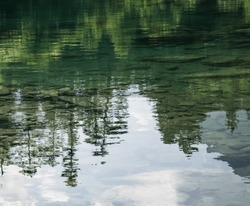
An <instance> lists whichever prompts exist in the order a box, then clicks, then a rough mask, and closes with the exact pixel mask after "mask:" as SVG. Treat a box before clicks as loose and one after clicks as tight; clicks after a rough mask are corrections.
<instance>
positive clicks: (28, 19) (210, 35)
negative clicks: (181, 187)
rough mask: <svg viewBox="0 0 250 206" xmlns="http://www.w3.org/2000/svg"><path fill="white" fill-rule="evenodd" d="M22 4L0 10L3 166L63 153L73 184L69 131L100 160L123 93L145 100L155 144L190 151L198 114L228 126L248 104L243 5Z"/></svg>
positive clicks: (119, 121) (120, 125)
mask: <svg viewBox="0 0 250 206" xmlns="http://www.w3.org/2000/svg"><path fill="white" fill-rule="evenodd" d="M27 2H28V3H29V4H26V5H24V4H23V3H17V4H13V2H12V3H11V4H10V3H8V2H4V3H1V4H2V6H1V7H0V13H1V17H2V18H1V22H0V26H1V28H2V33H1V37H0V45H1V47H0V54H1V57H0V58H1V70H0V71H1V73H0V75H1V76H0V77H1V78H0V83H1V87H0V100H1V103H0V114H1V117H0V123H1V124H0V134H1V145H0V149H1V150H0V158H1V166H3V165H11V164H15V165H18V166H20V168H22V173H24V174H26V175H29V176H33V175H34V174H35V173H36V172H37V168H39V167H41V166H42V165H51V166H55V165H57V164H59V163H60V161H61V160H62V162H63V163H62V164H63V167H64V170H63V171H62V176H63V177H65V179H66V180H65V181H66V184H67V185H69V186H77V176H78V170H79V168H78V166H77V162H78V159H77V157H75V154H76V151H77V149H76V147H77V145H78V144H80V142H81V140H79V136H80V135H79V134H80V133H84V134H85V135H86V139H84V141H85V142H86V143H90V144H93V145H94V146H95V149H94V150H93V155H94V156H105V155H107V154H108V153H109V152H108V147H109V146H110V145H112V144H120V143H121V142H122V140H121V137H122V135H123V134H126V133H128V132H129V128H128V125H127V118H128V117H129V115H130V114H129V112H128V104H127V98H128V96H131V95H142V96H145V97H147V98H148V99H150V101H152V102H154V104H155V106H154V114H155V118H156V120H157V122H158V125H157V126H158V128H157V129H158V130H159V131H160V132H161V134H162V140H163V142H164V143H166V144H178V145H179V148H180V149H181V150H182V151H183V152H184V153H185V154H187V155H188V156H191V155H192V153H193V152H194V151H197V148H196V147H195V146H194V145H196V144H199V143H200V142H201V141H202V132H201V126H200V124H201V122H203V121H204V120H205V119H206V114H207V113H208V112H211V111H217V110H220V111H225V112H226V119H227V120H226V123H225V124H226V126H227V129H228V130H230V131H231V132H232V133H233V132H234V131H235V129H236V128H237V125H238V119H237V111H238V110H246V111H249V109H250V104H249V102H250V101H249V100H250V99H249V98H250V97H249V91H248V89H249V86H250V85H249V84H250V81H249V76H250V70H249V63H250V59H249V57H248V53H249V45H250V44H249V43H250V42H249V35H250V30H249V28H248V26H249V25H248V22H249V15H248V13H249V12H248V11H249V6H248V5H249V3H248V1H247V0H245V1H220V0H218V1H217V2H216V1H212V2H210V3H208V2H207V1H167V2H165V1H153V0H151V1H147V2H145V1H119V2H117V1H99V2H95V3H93V2H92V1H72V2H71V4H70V5H69V4H68V2H66V1H60V2H55V1H53V2H51V1H38V2H36V3H34V2H33V1H27ZM13 5H14V6H13ZM10 8H11V11H9V10H10ZM248 118H249V117H248ZM60 158H61V159H60ZM103 163H104V162H103ZM1 168H2V172H4V171H3V167H1Z"/></svg>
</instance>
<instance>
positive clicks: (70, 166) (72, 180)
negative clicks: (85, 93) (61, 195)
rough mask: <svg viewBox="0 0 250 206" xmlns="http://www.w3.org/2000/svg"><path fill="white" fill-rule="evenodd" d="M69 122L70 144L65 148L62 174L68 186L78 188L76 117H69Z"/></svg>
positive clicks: (68, 134) (70, 115) (71, 115)
mask: <svg viewBox="0 0 250 206" xmlns="http://www.w3.org/2000/svg"><path fill="white" fill-rule="evenodd" d="M68 116H69V120H68V133H67V136H68V142H67V145H66V146H65V147H64V148H63V150H64V151H65V153H66V154H65V155H64V157H63V167H64V171H63V172H62V176H63V177H66V180H65V182H66V184H67V186H71V187H75V186H77V176H78V174H77V172H78V167H77V161H78V159H77V158H75V154H76V151H77V150H76V144H77V137H76V133H75V125H74V116H73V114H72V113H70V114H69V115H68Z"/></svg>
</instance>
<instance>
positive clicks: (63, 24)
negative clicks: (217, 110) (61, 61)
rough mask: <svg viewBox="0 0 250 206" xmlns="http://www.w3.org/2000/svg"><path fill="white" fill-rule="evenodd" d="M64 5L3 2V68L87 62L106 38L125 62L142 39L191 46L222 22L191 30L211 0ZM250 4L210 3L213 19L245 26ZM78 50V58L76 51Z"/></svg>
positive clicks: (234, 0)
mask: <svg viewBox="0 0 250 206" xmlns="http://www.w3.org/2000/svg"><path fill="white" fill-rule="evenodd" d="M65 4H68V2H67V1H60V2H59V1H53V2H51V1H36V2H33V1H28V0H27V1H26V3H24V2H16V1H11V3H10V2H2V3H1V8H0V14H1V21H0V26H1V28H2V35H1V37H0V43H1V48H0V54H1V55H0V56H1V57H0V58H1V66H2V67H3V66H4V65H5V64H8V63H13V62H23V63H25V64H27V65H33V66H34V65H37V64H39V65H40V66H44V67H46V66H47V64H48V63H49V62H50V61H51V60H53V59H58V58H64V57H67V58H84V57H83V56H86V55H88V54H93V53H97V52H98V49H99V46H100V43H101V42H102V41H103V37H104V36H108V38H109V39H110V42H111V43H112V45H113V46H114V53H115V55H116V57H118V58H126V57H127V56H128V55H129V51H130V49H131V47H133V45H134V44H138V43H139V42H140V41H142V40H143V41H145V40H147V41H148V40H150V41H151V43H152V44H159V43H162V42H161V39H165V38H166V37H173V38H174V39H175V40H176V38H178V40H181V41H183V39H187V40H188V39H189V40H188V41H190V40H191V39H193V38H197V37H200V38H201V35H202V33H201V32H202V31H203V32H204V30H210V29H211V28H212V27H214V26H217V27H220V25H221V22H220V21H221V20H220V18H218V19H217V21H216V22H214V23H213V24H211V25H207V23H206V20H205V19H204V22H203V23H204V24H205V26H206V28H205V27H204V28H202V29H201V30H197V29H195V30H193V31H192V28H191V27H189V28H188V27H187V26H191V25H190V24H193V23H192V22H195V21H197V19H196V18H195V17H193V16H192V15H189V16H188V17H187V13H188V14H193V15H194V16H195V15H196V14H197V13H199V12H200V11H203V10H205V8H206V7H207V4H208V1H201V0H185V1H181V0H179V1H175V0H171V1H162V0H158V1H155V0H149V1H143V0H139V1H136V2H135V1H131V0H123V1H119V2H117V1H112V0H107V1H95V2H94V3H93V2H92V1H78V0H74V1H72V2H71V4H70V5H67V6H65ZM249 5H250V3H249V0H231V1H225V0H217V1H209V7H210V9H211V10H212V11H211V14H219V13H225V12H226V13H228V14H233V13H240V14H241V16H242V17H243V18H244V19H245V22H249V20H250V18H249V13H250V12H249V8H250V6H249ZM8 18H11V19H12V21H7V19H8ZM201 21H202V18H201ZM200 25H202V24H200ZM192 26H194V25H192ZM209 27H211V28H209ZM187 28H188V29H187ZM190 29H191V30H190ZM190 32H191V33H192V35H193V36H192V35H190ZM138 34H140V35H139V36H138ZM76 47H77V48H78V50H79V53H75V52H73V51H72V49H74V48H76ZM3 63H5V64H3Z"/></svg>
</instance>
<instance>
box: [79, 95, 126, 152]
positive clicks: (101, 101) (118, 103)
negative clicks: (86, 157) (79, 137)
mask: <svg viewBox="0 0 250 206" xmlns="http://www.w3.org/2000/svg"><path fill="white" fill-rule="evenodd" d="M113 92H115V91H113ZM111 95H112V94H109V95H105V96H99V97H98V95H97V96H95V97H93V98H92V107H90V108H89V109H87V110H85V117H84V118H85V119H86V120H87V121H86V127H85V130H84V131H85V134H86V135H87V136H88V137H89V138H87V139H86V142H88V143H91V144H94V145H96V146H98V147H99V149H96V150H95V151H94V153H93V155H95V156H105V155H107V154H108V151H107V149H106V147H107V145H110V144H117V143H119V142H120V140H119V135H121V134H124V133H127V121H126V118H127V116H128V113H127V112H128V111H127V108H128V105H127V99H126V95H125V91H119V94H118V93H117V94H116V95H115V96H113V97H112V96H111Z"/></svg>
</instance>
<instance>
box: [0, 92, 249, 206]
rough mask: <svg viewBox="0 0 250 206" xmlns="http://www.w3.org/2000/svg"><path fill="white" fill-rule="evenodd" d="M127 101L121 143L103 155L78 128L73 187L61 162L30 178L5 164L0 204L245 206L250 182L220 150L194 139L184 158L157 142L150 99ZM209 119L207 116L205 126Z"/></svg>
mask: <svg viewBox="0 0 250 206" xmlns="http://www.w3.org/2000/svg"><path fill="white" fill-rule="evenodd" d="M128 105H129V107H128V108H129V113H130V117H129V118H128V128H129V133H127V134H124V135H123V136H122V138H121V139H122V140H124V141H123V142H122V143H121V144H115V145H111V146H110V147H109V155H108V156H105V157H96V156H92V151H93V149H94V146H93V145H91V144H88V143H85V142H84V139H85V138H86V136H85V135H83V133H81V132H79V135H80V138H79V139H80V144H79V145H78V146H77V152H76V158H78V168H79V171H78V177H77V182H78V186H77V187H65V186H64V179H65V177H60V176H61V175H60V174H61V171H62V170H63V167H62V165H57V166H55V167H50V166H45V165H43V166H41V168H38V170H37V174H36V175H35V176H34V177H32V178H30V177H28V176H23V175H21V174H20V168H18V167H17V166H14V165H12V166H4V170H5V175H3V176H1V177H0V181H1V188H0V193H1V198H0V204H1V205H4V206H7V205H24V206H26V205H36V206H39V205H51V206H52V205H93V206H99V205H101V206H111V205H138V206H142V205H148V206H151V205H159V206H161V205H162V206H163V205H173V206H179V205H187V206H188V205H190V206H191V205H192V206H199V205H211V206H212V205H247V203H248V202H249V201H250V196H249V195H248V194H249V192H250V187H249V184H245V183H244V179H243V178H242V177H240V176H238V175H235V174H234V172H233V169H232V168H231V167H230V166H229V165H228V163H227V162H223V161H220V160H218V158H219V157H220V156H221V154H219V153H215V152H211V153H208V152H207V148H208V146H207V145H206V144H199V145H196V146H197V147H198V149H199V151H198V152H195V153H193V154H192V156H191V157H187V156H186V155H185V154H184V153H182V152H179V147H178V145H177V144H171V145H164V144H162V142H161V140H160V139H161V134H160V133H159V131H158V130H157V129H156V127H157V124H156V121H155V119H154V118H153V113H152V111H153V107H154V103H152V102H150V101H148V99H147V98H145V97H143V96H138V95H137V96H130V97H128ZM212 114H213V113H212ZM221 121H222V122H223V121H225V118H224V119H221ZM206 122H207V123H206ZM248 122H249V121H248ZM210 124H211V123H210V117H208V119H207V120H206V121H205V122H204V128H205V127H206V130H208V129H209V128H210V127H209V125H210ZM212 128H213V127H212ZM210 129H211V128H210ZM236 130H237V129H236ZM142 139H143V144H141V142H142ZM101 162H105V163H104V164H101Z"/></svg>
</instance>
